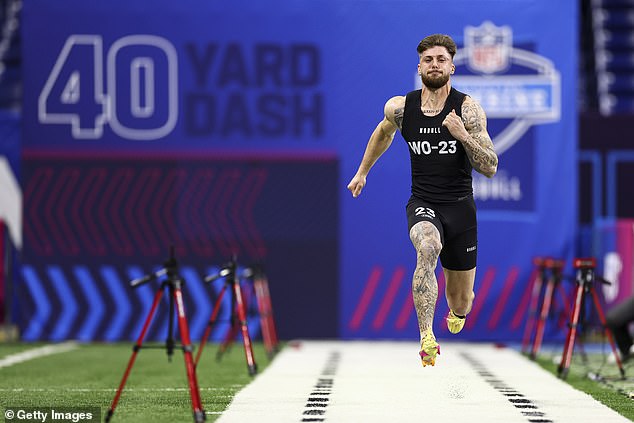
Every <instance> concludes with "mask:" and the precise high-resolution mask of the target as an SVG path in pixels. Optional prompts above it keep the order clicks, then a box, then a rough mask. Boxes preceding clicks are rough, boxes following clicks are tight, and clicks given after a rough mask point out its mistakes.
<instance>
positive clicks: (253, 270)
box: [204, 255, 260, 283]
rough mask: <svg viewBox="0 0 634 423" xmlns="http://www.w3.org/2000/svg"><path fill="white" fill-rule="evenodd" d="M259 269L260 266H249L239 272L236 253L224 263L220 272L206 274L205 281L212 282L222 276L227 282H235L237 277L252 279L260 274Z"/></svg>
mask: <svg viewBox="0 0 634 423" xmlns="http://www.w3.org/2000/svg"><path fill="white" fill-rule="evenodd" d="M258 269H259V266H252V267H247V268H245V269H243V270H242V272H241V273H239V274H238V263H237V261H236V256H235V255H234V256H233V257H232V258H231V260H230V261H228V262H227V263H225V264H223V265H222V267H221V268H220V270H219V271H218V273H212V274H210V275H207V276H205V279H204V281H205V282H207V283H211V282H214V281H216V280H218V279H221V278H224V279H225V281H227V282H233V281H235V280H236V279H252V278H253V277H255V276H257V275H259V274H260V273H259V272H260V270H258Z"/></svg>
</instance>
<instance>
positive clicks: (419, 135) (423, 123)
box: [401, 88, 473, 203]
mask: <svg viewBox="0 0 634 423" xmlns="http://www.w3.org/2000/svg"><path fill="white" fill-rule="evenodd" d="M420 96H421V90H416V91H412V92H410V93H408V94H407V96H406V97H405V111H404V113H403V128H402V130H401V134H402V135H403V138H405V141H406V142H407V146H408V148H409V156H410V160H411V164H412V195H414V196H416V197H418V198H421V199H423V200H426V201H430V202H437V203H438V202H443V203H444V202H450V201H457V200H459V199H461V198H464V197H466V196H469V195H472V194H473V185H472V179H471V170H472V167H471V163H470V162H469V158H468V157H467V153H466V152H465V150H464V147H463V146H462V143H461V142H460V141H458V140H456V139H455V138H454V137H453V135H451V134H450V133H449V130H448V129H447V128H445V127H444V126H442V122H443V120H444V119H445V117H446V116H447V115H448V114H449V113H450V112H451V110H455V111H456V114H457V115H458V116H462V102H463V100H464V98H465V97H466V94H464V93H461V92H460V91H458V90H456V89H455V88H452V89H451V91H450V92H449V96H448V97H447V101H446V102H445V107H444V108H443V109H442V111H441V112H440V113H439V114H438V115H436V116H425V115H424V114H423V112H422V111H421V104H420V103H421V98H420Z"/></svg>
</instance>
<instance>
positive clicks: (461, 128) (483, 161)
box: [443, 96, 498, 178]
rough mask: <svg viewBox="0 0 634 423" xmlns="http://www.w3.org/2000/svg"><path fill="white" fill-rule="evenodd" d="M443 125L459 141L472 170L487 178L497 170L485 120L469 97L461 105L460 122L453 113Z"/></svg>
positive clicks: (475, 103) (453, 112)
mask: <svg viewBox="0 0 634 423" xmlns="http://www.w3.org/2000/svg"><path fill="white" fill-rule="evenodd" d="M443 125H445V126H446V127H447V129H449V132H451V135H453V136H454V137H456V139H457V140H458V141H460V142H461V143H462V145H463V147H464V149H465V151H466V152H467V156H468V157H469V161H470V162H471V166H473V168H474V169H475V170H476V171H478V172H480V173H481V174H483V175H484V176H486V177H488V178H492V177H493V175H495V173H496V172H497V169H498V156H497V154H495V150H494V149H493V142H492V141H491V137H490V136H489V133H488V132H487V118H486V115H485V114H484V110H482V107H481V106H480V105H479V104H478V102H476V101H475V100H473V99H472V98H471V97H468V96H467V97H465V99H464V102H463V103H462V120H461V119H460V118H459V117H458V115H457V114H456V113H455V111H453V110H452V111H451V113H449V114H448V115H447V117H446V118H445V120H444V122H443Z"/></svg>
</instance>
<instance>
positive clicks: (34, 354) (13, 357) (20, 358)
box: [0, 341, 79, 369]
mask: <svg viewBox="0 0 634 423" xmlns="http://www.w3.org/2000/svg"><path fill="white" fill-rule="evenodd" d="M78 346H79V345H78V344H77V342H74V341H68V342H63V343H61V344H52V345H44V346H43V347H38V348H32V349H30V350H26V351H22V352H19V353H15V354H10V355H7V356H6V357H4V358H2V359H0V369H2V368H4V367H10V366H13V365H14V364H20V363H24V362H25V361H29V360H33V359H35V358H40V357H45V356H47V355H53V354H59V353H63V352H68V351H72V350H74V349H76V348H78Z"/></svg>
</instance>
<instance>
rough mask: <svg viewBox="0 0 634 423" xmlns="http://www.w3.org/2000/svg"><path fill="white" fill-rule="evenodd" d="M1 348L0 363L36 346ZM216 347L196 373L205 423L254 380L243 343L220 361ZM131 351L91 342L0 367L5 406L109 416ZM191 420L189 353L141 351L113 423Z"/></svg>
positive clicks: (258, 348) (261, 363)
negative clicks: (170, 354)
mask: <svg viewBox="0 0 634 423" xmlns="http://www.w3.org/2000/svg"><path fill="white" fill-rule="evenodd" d="M38 346H40V345H38V344H26V345H25V344H0V359H2V358H3V357H6V356H8V355H10V354H14V353H17V352H20V351H24V350H27V349H31V348H34V347H38ZM216 351H217V345H214V344H208V345H207V347H205V351H204V353H203V356H202V358H201V361H200V363H199V366H198V369H197V375H198V384H199V387H200V395H201V400H202V403H203V407H204V409H205V411H206V412H207V413H208V414H207V421H214V420H216V419H217V417H218V416H219V415H220V413H221V412H222V410H224V409H225V408H226V407H227V405H228V404H229V402H230V401H231V398H232V397H233V395H235V393H236V392H237V391H238V390H240V388H242V387H243V386H245V385H246V384H248V383H249V381H250V380H251V379H252V377H251V376H249V374H248V371H247V365H246V359H245V355H244V349H243V348H242V344H241V343H240V344H238V343H236V344H234V345H233V346H232V348H231V349H230V350H229V351H228V352H227V353H225V355H224V356H223V357H222V360H221V361H216V357H215V354H216ZM131 352H132V343H125V344H86V345H79V347H78V348H77V349H75V350H72V351H68V352H64V353H60V354H55V355H50V356H46V357H41V358H37V359H33V360H30V361H27V362H24V363H20V364H15V365H12V366H9V367H5V368H0V408H1V409H5V408H8V407H58V408H61V407H99V408H100V409H101V413H102V414H101V419H102V421H103V417H104V416H105V413H106V411H107V410H108V408H109V407H110V404H111V402H112V399H113V397H114V395H115V391H116V388H117V387H118V385H119V382H120V381H121V377H122V375H123V372H124V370H125V367H126V365H127V363H128V360H129V358H130V355H131ZM254 354H255V360H256V363H257V365H258V370H259V371H262V370H263V369H264V368H265V367H266V366H267V365H268V363H269V360H268V359H267V356H266V353H265V351H264V348H263V346H262V345H261V343H256V344H255V345H254ZM116 421H119V422H152V423H157V422H178V421H193V418H192V408H191V401H190V397H189V388H188V384H187V376H186V373H185V365H184V360H183V353H182V351H181V350H178V349H177V350H175V351H174V355H173V358H172V361H171V362H168V360H167V354H166V353H165V350H164V349H145V350H141V351H140V352H139V354H138V356H137V360H136V362H135V364H134V367H133V369H132V373H131V374H130V377H129V379H128V382H127V384H126V388H125V390H124V392H123V395H122V396H121V399H120V401H119V404H118V405H117V408H116V410H115V414H114V416H113V418H112V422H116Z"/></svg>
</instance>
